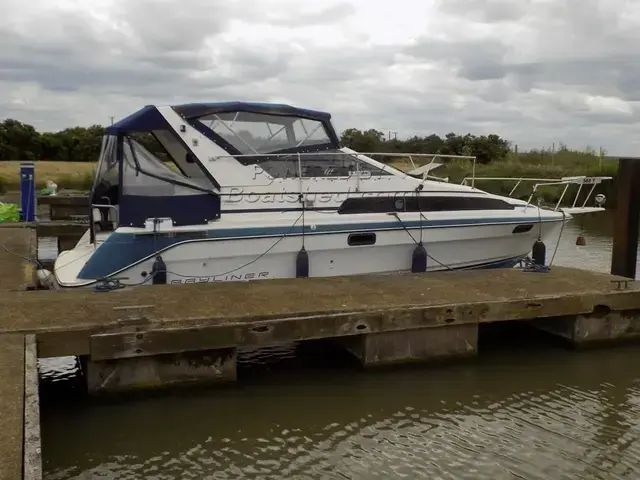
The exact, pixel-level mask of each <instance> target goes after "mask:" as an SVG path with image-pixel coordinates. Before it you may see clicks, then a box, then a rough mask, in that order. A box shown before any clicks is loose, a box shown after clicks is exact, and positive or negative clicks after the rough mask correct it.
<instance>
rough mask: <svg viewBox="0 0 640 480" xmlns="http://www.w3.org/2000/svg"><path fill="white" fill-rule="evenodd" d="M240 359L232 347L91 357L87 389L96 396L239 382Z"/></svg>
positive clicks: (88, 361)
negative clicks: (142, 354) (125, 356)
mask: <svg viewBox="0 0 640 480" xmlns="http://www.w3.org/2000/svg"><path fill="white" fill-rule="evenodd" d="M236 358H237V357H236V350H235V349H234V348H229V349H224V350H210V351H204V352H185V353H170V354H162V355H154V356H140V357H131V358H118V359H111V360H99V361H95V360H91V359H87V361H86V368H85V375H86V380H87V389H88V391H89V394H92V395H95V394H102V393H124V392H131V391H136V390H147V389H159V388H165V387H179V386H192V385H211V384H221V383H227V382H235V381H236V378H237V375H236Z"/></svg>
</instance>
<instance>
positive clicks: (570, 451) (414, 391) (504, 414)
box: [43, 219, 640, 480]
mask: <svg viewBox="0 0 640 480" xmlns="http://www.w3.org/2000/svg"><path fill="white" fill-rule="evenodd" d="M608 221H609V220H608V219H606V220H604V221H602V223H594V221H592V220H591V219H588V220H587V221H585V224H584V232H585V235H586V239H587V245H586V246H581V247H580V246H576V245H575V238H576V236H577V235H578V234H579V233H580V225H578V224H576V223H572V224H570V225H569V226H568V228H567V229H565V232H564V234H563V237H562V239H561V241H560V244H559V247H558V253H557V256H556V261H555V263H556V264H557V265H567V266H580V267H583V268H584V267H587V268H591V269H594V270H600V271H608V269H609V264H610V255H611V240H610V237H609V236H608V235H609V232H610V222H609V224H608V226H607V224H606V223H605V222H608ZM603 224H604V226H603ZM554 248H555V245H554V244H550V245H548V250H547V251H548V252H549V255H551V253H552V252H553V250H554ZM487 328H488V330H486V331H483V332H482V333H483V335H482V339H484V340H482V341H481V349H482V351H481V355H480V357H479V358H478V359H477V360H476V361H474V362H473V363H469V364H460V365H451V366H447V367H439V368H436V369H431V368H417V369H401V370H394V371H390V372H384V373H383V372H377V373H375V374H367V373H363V372H361V371H359V370H358V369H355V368H353V367H352V364H350V363H349V362H347V361H346V359H343V358H341V357H340V356H339V355H338V353H337V352H335V351H332V350H331V349H329V347H327V346H309V345H307V346H304V349H305V353H304V355H302V354H300V352H298V351H296V347H295V346H280V347H274V348H273V349H271V350H270V351H259V352H255V351H245V352H243V359H244V362H243V365H244V367H243V370H242V372H244V373H242V374H241V375H240V377H241V379H245V380H246V378H247V376H251V377H252V378H251V381H241V382H240V383H239V384H238V385H237V386H235V387H232V388H228V389H221V390H218V389H216V390H205V391H198V392H194V391H190V392H188V393H187V392H180V393H173V394H171V395H163V396H159V397H155V398H145V399H136V400H129V401H126V402H121V401H108V402H105V401H101V402H100V403H95V402H85V401H82V402H77V403H73V404H67V403H60V402H55V403H51V402H49V403H45V405H44V406H43V435H44V437H43V442H44V452H45V470H46V478H48V479H51V480H53V479H57V480H62V479H65V480H66V479H89V478H107V479H138V478H140V479H142V478H155V479H173V478H176V479H177V478H181V479H182V478H194V479H209V478H210V479H282V478H287V479H325V478H326V479H374V478H385V479H388V478H429V479H436V478H441V479H466V478H469V479H502V478H505V479H506V478H525V479H538V478H539V479H615V478H633V472H635V471H637V469H638V466H639V465H638V462H639V459H640V444H639V443H638V441H637V439H638V433H639V431H638V429H639V428H640V426H639V422H638V421H637V419H638V415H639V413H640V383H639V381H640V350H638V349H637V348H633V347H628V348H618V349H614V350H605V351H587V352H574V351H567V350H565V349H564V348H559V347H558V346H557V344H556V343H555V342H554V341H551V340H550V339H548V338H547V337H544V336H541V335H540V334H536V333H534V332H532V331H530V330H526V328H525V327H524V326H513V327H508V328H505V329H504V330H501V329H500V328H498V327H495V328H494V327H487ZM505 335H506V336H507V337H508V338H509V339H510V341H509V342H505V341H504V338H505ZM276 356H281V357H286V361H285V362H284V365H285V366H286V365H289V366H290V368H283V367H282V365H283V364H282V363H279V364H278V368H276V369H275V370H274V371H272V372H270V373H269V375H262V373H263V372H264V370H269V369H271V368H272V364H273V359H274V358H275V357H276ZM328 358H331V359H332V360H333V361H332V362H327V359H328ZM301 359H302V360H301ZM58 367H60V365H58ZM299 367H304V368H299ZM45 370H46V366H45ZM53 370H55V369H53ZM69 371H71V370H69ZM50 376H51V377H52V378H56V375H55V373H53V374H50Z"/></svg>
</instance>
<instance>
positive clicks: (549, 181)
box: [461, 175, 613, 211]
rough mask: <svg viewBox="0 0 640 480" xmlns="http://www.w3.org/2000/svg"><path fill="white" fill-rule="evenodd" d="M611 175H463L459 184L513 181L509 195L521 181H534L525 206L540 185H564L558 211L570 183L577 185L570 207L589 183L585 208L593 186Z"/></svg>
mask: <svg viewBox="0 0 640 480" xmlns="http://www.w3.org/2000/svg"><path fill="white" fill-rule="evenodd" d="M612 178H613V177H605V176H593V177H591V176H587V175H578V176H572V177H562V178H528V177H520V178H515V177H475V176H474V177H472V178H470V177H465V178H464V179H463V180H462V182H461V184H462V185H469V184H470V185H471V187H472V188H475V182H476V181H493V182H510V181H511V182H515V185H514V186H513V188H512V189H511V191H510V192H509V194H508V195H507V196H509V197H511V196H512V195H513V194H514V193H515V191H516V189H517V188H518V187H519V186H520V185H521V184H522V183H523V182H535V183H534V185H533V187H532V190H531V194H530V195H529V198H528V200H527V206H528V205H530V204H531V201H532V200H533V197H534V195H535V194H536V192H537V191H538V189H539V188H540V187H550V186H561V185H564V186H565V187H564V188H563V189H562V193H561V194H560V197H559V198H558V201H557V202H556V205H555V207H554V210H555V211H558V210H559V209H560V205H561V203H562V200H563V199H564V197H565V195H566V193H567V190H568V189H569V186H570V185H578V191H577V192H576V194H575V196H574V198H573V203H572V205H571V208H576V207H577V206H578V200H579V198H580V193H581V192H582V187H584V186H585V185H590V186H591V188H590V189H589V191H588V192H587V195H586V196H585V198H584V200H583V202H582V205H580V208H585V207H586V206H587V202H588V201H589V198H591V195H592V194H593V192H594V190H595V188H596V186H597V185H599V184H600V183H602V182H603V181H605V180H611V179H612ZM525 208H526V207H525Z"/></svg>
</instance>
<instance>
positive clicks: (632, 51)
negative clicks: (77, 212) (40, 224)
mask: <svg viewBox="0 0 640 480" xmlns="http://www.w3.org/2000/svg"><path fill="white" fill-rule="evenodd" d="M0 6H1V7H2V22H1V23H0V45H1V46H2V47H1V48H0V117H1V118H7V117H9V118H17V119H19V120H21V121H25V122H28V123H31V124H33V125H35V126H36V128H38V129H41V130H45V129H46V130H57V129H62V128H65V127H68V126H73V125H89V124H92V123H103V124H104V123H107V122H109V117H110V116H115V118H116V119H118V118H120V117H122V116H125V115H127V114H128V113H131V112H132V111H134V110H136V109H138V108H140V107H141V106H143V105H146V104H149V103H156V104H172V103H179V102H188V101H217V100H258V101H277V102H286V103H291V104H293V105H297V106H303V107H308V108H315V109H320V110H327V111H330V112H331V113H332V114H333V116H334V117H333V118H334V124H335V126H336V128H337V129H338V130H342V129H344V128H347V127H351V126H354V127H357V128H378V129H380V130H383V131H389V130H391V131H396V132H398V137H399V138H404V137H407V136H409V135H412V134H420V135H424V134H429V133H432V132H435V133H438V134H441V135H442V134H445V133H447V132H450V131H455V132H457V133H466V132H471V133H475V134H486V133H497V134H499V135H502V136H504V137H505V138H507V139H509V140H511V141H512V142H513V143H515V144H518V145H519V146H520V148H521V149H522V148H530V147H538V146H545V145H548V146H550V145H551V144H552V142H556V144H558V142H565V143H567V144H568V145H569V146H572V147H584V146H587V145H589V146H592V147H595V148H597V147H599V146H603V147H605V148H606V149H607V151H608V152H609V153H611V154H622V155H624V154H634V155H638V154H640V128H639V127H640V62H639V61H638V58H639V57H638V52H637V48H638V47H639V46H640V1H639V0H627V1H625V0H319V1H317V2H303V1H300V0H182V1H178V0H55V1H51V0H29V1H24V0H0Z"/></svg>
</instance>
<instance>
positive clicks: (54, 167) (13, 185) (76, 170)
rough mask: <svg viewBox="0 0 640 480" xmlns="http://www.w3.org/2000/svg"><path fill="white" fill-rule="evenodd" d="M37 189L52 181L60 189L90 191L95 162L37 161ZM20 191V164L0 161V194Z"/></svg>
mask: <svg viewBox="0 0 640 480" xmlns="http://www.w3.org/2000/svg"><path fill="white" fill-rule="evenodd" d="M35 165H36V173H35V175H36V187H37V188H38V189H41V188H43V187H44V186H45V183H46V181H47V180H51V181H53V182H55V183H56V184H57V185H58V188H60V189H67V190H89V189H90V188H91V184H92V182H93V174H94V171H95V167H96V163H95V162H48V161H44V160H41V161H37V162H35ZM19 189H20V162H19V161H0V193H3V192H6V191H9V190H19Z"/></svg>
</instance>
